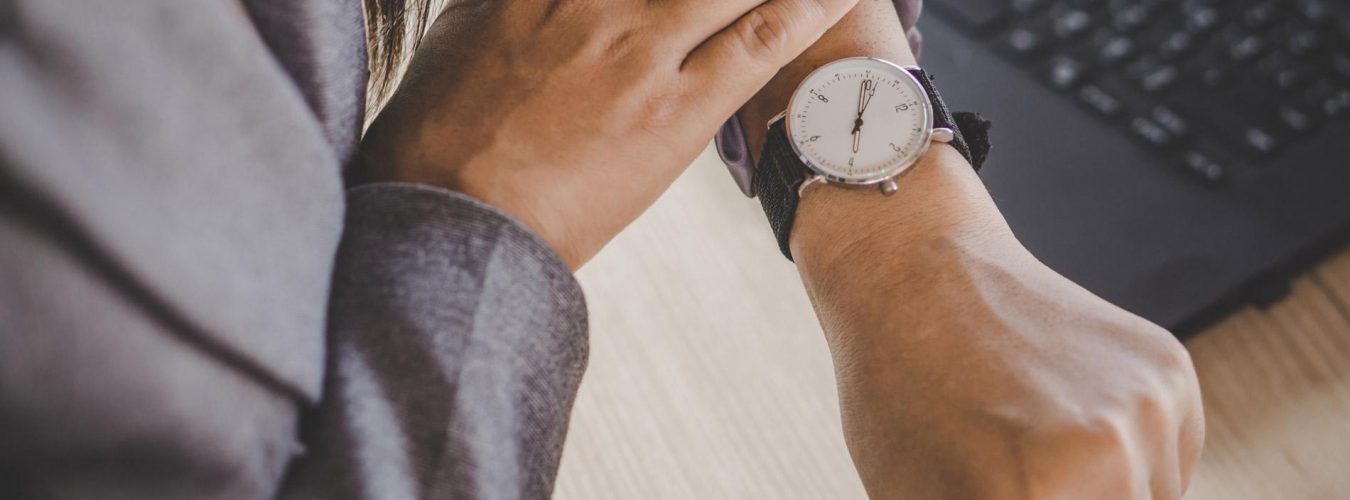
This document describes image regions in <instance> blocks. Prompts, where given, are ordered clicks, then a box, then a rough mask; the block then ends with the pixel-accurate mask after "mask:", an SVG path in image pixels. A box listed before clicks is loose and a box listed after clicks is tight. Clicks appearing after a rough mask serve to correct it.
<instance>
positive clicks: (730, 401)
mask: <svg viewBox="0 0 1350 500" xmlns="http://www.w3.org/2000/svg"><path fill="white" fill-rule="evenodd" d="M762 218H763V215H762V213H761V212H760V209H759V206H758V204H757V202H756V201H754V200H748V199H745V198H744V197H743V196H741V195H740V193H739V192H738V191H736V189H735V187H734V185H733V184H732V182H731V180H730V178H729V177H728V175H727V173H726V171H725V168H724V167H722V166H721V164H720V163H719V162H718V160H717V157H716V155H715V154H714V153H706V152H705V154H704V155H703V156H702V157H700V158H699V160H698V161H697V162H696V163H695V164H694V165H693V166H692V167H691V168H690V170H689V172H688V173H687V174H686V175H685V176H684V177H683V178H681V179H680V180H679V182H677V183H676V184H675V186H674V187H673V189H671V191H670V192H669V193H668V194H667V195H666V196H665V197H664V198H662V199H661V200H660V201H659V202H657V204H656V206H654V207H653V208H652V210H651V211H649V212H648V213H647V214H646V215H645V216H643V217H642V219H640V220H639V221H637V222H636V223H634V224H633V226H632V227H630V228H629V229H628V230H627V231H625V232H624V233H623V234H622V235H620V236H619V238H618V239H617V240H615V241H614V243H613V244H611V245H610V246H609V247H608V248H607V249H606V250H605V251H604V252H603V253H602V254H601V255H600V256H599V257H598V258H596V259H595V261H593V262H592V263H591V264H590V265H588V266H587V267H586V268H585V269H584V270H583V271H582V272H581V273H580V279H581V283H582V285H583V287H584V288H585V289H586V295H587V301H588V303H589V307H590V311H591V346H592V347H591V361H590V368H589V370H588V372H587V374H586V378H585V381H584V382H583V383H582V387H581V393H580V395H579V396H578V400H577V404H576V411H575V413H574V416H573V419H572V426H571V433H570V435H569V436H568V442H567V448H566V451H565V452H564V456H563V462H562V470H561V472H560V474H559V478H558V485H557V494H556V496H557V497H558V498H560V499H611V498H612V499H636V498H641V499H665V498H670V499H687V498H698V499H721V498H728V499H732V498H734V499H741V498H774V499H797V498H812V499H814V498H829V499H849V498H865V495H864V493H863V490H862V485H861V483H860V482H859V481H858V478H857V475H856V474H855V473H854V471H853V466H852V464H851V462H850V461H849V457H848V453H847V451H846V450H845V448H844V442H843V437H842V434H841V430H840V424H839V415H838V409H837V406H836V404H837V401H836V398H835V392H834V376H833V372H832V370H831V367H830V359H829V355H828V352H827V350H826V346H825V341H824V339H823V337H822V335H821V333H820V328H819V326H818V325H817V323H816V320H815V316H814V314H813V313H812V312H811V307H810V304H809V303H808V302H807V298H806V294H805V292H803V291H802V287H801V284H800V282H799V281H798V277H797V274H796V270H795V269H794V268H793V267H792V266H791V265H790V264H789V263H788V262H786V261H785V260H784V259H782V258H780V257H779V256H778V254H777V250H776V248H775V245H774V242H773V239H772V237H771V236H770V234H769V231H768V228H767V226H766V225H765V223H764V221H763V220H762ZM1188 346H1189V348H1190V350H1191V353H1192V355H1193V357H1194V359H1195V363H1196V367H1197V369H1198V370H1199V373H1200V382H1201V386H1202V388H1203V391H1204V399H1205V409H1206V416H1207V419H1208V436H1207V444H1206V448H1205V453H1204V457H1203V459H1202V460H1201V464H1200V467H1199V468H1198V472H1197V474H1196V477H1195V480H1194V482H1193V483H1192V486H1191V491H1190V494H1189V495H1187V498H1188V499H1195V500H1209V499H1216V500H1217V499H1223V500H1243V499H1260V500H1269V499H1333V498H1342V499H1343V498H1350V252H1346V253H1343V254H1341V255H1340V256H1338V257H1336V258H1333V259H1331V260H1329V261H1328V262H1326V263H1324V264H1323V265H1321V266H1320V267H1319V268H1317V269H1316V270H1314V271H1313V272H1311V273H1310V274H1308V275H1307V276H1305V277H1303V278H1301V279H1299V280H1298V281H1296V282H1295V284H1294V291H1293V294H1292V295H1291V296H1290V297H1289V298H1288V299H1286V300H1284V301H1283V302H1281V303H1279V304H1277V305H1276V306H1274V307H1272V308H1270V309H1269V310H1266V311H1258V310H1252V309H1248V310H1244V311H1241V312H1239V313H1237V314H1235V315H1234V316H1232V317H1231V318H1229V319H1227V320H1226V321H1224V322H1222V323H1220V324H1219V325H1217V326H1215V327H1213V328H1211V329H1210V331H1207V332H1205V333H1203V334H1201V335H1200V336H1198V337H1197V338H1195V339H1194V340H1193V341H1191V342H1190V343H1189V344H1188Z"/></svg>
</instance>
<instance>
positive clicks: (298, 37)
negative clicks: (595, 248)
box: [0, 0, 586, 499]
mask: <svg viewBox="0 0 1350 500" xmlns="http://www.w3.org/2000/svg"><path fill="white" fill-rule="evenodd" d="M245 5H246V6H247V9H246V10H247V13H246V14H245V13H244V12H241V11H240V10H238V9H234V8H233V7H232V6H231V4H230V2H219V1H215V0H211V1H206V0H201V1H182V2H177V1H175V2H165V1H156V0H119V1H117V2H83V1H76V0H0V498H138V499H139V498H231V499H234V498H267V497H273V496H278V495H280V496H287V497H295V498H415V497H421V498H538V497H543V496H546V495H547V493H548V491H549V490H550V489H551V487H552V480H553V476H554V474H555V473H556V470H557V462H558V458H559V455H560V449H561V444H562V441H563V435H564V432H565V429H566V424H567V415H568V413H569V411H570V408H571V403H572V399H573V397H574V394H575V390H576V386H577V383H578V381H579V379H580V376H581V371H582V370H583V367H584V363H585V355H586V337H585V330H586V325H585V307H584V304H583V300H582V296H581V292H580V290H579V289H578V287H577V285H576V282H575V280H574V279H573V278H572V277H571V275H570V274H569V272H568V270H567V268H566V267H565V266H563V264H562V263H561V262H560V261H559V260H558V258H557V257H556V256H555V255H553V253H552V252H551V250H550V249H549V248H548V247H547V246H545V245H544V244H543V243H542V242H540V241H539V240H538V238H536V237H534V236H533V235H531V234H530V233H529V232H528V231H527V230H525V229H524V228H523V227H522V226H520V225H519V224H517V223H515V222H513V221H511V220H510V219H509V218H507V217H506V216H504V215H502V214H500V213H498V212H496V211H494V210H492V209H491V208H489V207H485V206H483V205H481V204H479V203H476V202H474V201H473V200H470V199H468V198H466V197H464V196H461V195H458V194H455V193H451V192H448V191H444V190H437V189H432V188H423V187H416V186H408V185H392V184H386V185H372V186H366V187H362V188H358V189H354V190H351V191H349V192H348V193H346V194H345V195H344V194H343V189H342V186H341V181H340V177H341V170H342V165H343V163H344V162H345V161H346V159H347V158H349V157H350V156H351V154H352V151H353V150H354V148H355V145H356V140H357V133H358V131H359V128H360V124H361V123H362V120H363V118H364V117H363V116H362V113H363V111H362V107H361V103H362V97H363V95H364V94H363V92H364V85H365V80H366V73H365V60H364V53H365V52H364V38H363V37H364V33H363V32H362V31H361V27H362V21H361V19H362V18H361V16H362V14H361V6H360V1H359V0H246V1H245ZM344 205H346V207H345V211H344ZM344 220H345V227H344ZM330 296H331V304H330Z"/></svg>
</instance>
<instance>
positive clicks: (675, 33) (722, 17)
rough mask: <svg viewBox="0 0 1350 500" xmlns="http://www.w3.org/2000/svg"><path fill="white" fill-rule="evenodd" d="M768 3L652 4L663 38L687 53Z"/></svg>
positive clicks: (682, 0)
mask: <svg viewBox="0 0 1350 500" xmlns="http://www.w3.org/2000/svg"><path fill="white" fill-rule="evenodd" d="M763 3H764V0H671V1H665V2H651V3H649V4H648V5H649V11H650V15H651V17H652V19H654V20H655V22H656V31H657V32H659V33H660V39H661V40H664V41H666V42H667V43H671V44H674V45H675V46H678V47H680V48H682V49H685V53H686V54H687V53H689V52H692V51H693V50H694V49H695V48H696V47H698V46H699V45H701V44H702V43H703V42H704V41H705V40H707V39H709V38H712V36H713V35H716V34H717V33H718V32H720V31H722V30H724V29H726V27H727V26H731V23H734V22H736V20H738V19H740V18H741V16H744V15H745V13H747V12H750V10H751V9H754V8H755V7H758V6H760V5H761V4H763Z"/></svg>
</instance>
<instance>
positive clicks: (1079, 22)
mask: <svg viewBox="0 0 1350 500" xmlns="http://www.w3.org/2000/svg"><path fill="white" fill-rule="evenodd" d="M1091 26H1092V16H1090V15H1088V13H1087V12H1084V11H1082V10H1078V9H1072V10H1068V11H1066V12H1064V13H1061V14H1059V15H1057V16H1055V36H1058V37H1060V38H1062V39H1070V38H1074V37H1077V36H1078V35H1081V34H1083V33H1084V32H1086V31H1087V29H1088V28H1089V27H1091Z"/></svg>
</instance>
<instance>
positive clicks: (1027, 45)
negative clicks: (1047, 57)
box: [1005, 28, 1046, 57]
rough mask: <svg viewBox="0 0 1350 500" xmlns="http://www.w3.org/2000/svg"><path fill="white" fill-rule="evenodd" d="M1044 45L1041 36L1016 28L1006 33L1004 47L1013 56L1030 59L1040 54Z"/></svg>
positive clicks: (1044, 41)
mask: <svg viewBox="0 0 1350 500" xmlns="http://www.w3.org/2000/svg"><path fill="white" fill-rule="evenodd" d="M1045 44H1046V40H1045V38H1044V37H1042V36H1041V35H1038V34H1036V33H1035V32H1034V31H1031V30H1029V29H1026V28H1017V29H1014V30H1012V31H1011V32H1009V33H1008V40H1007V43H1006V44H1005V47H1007V50H1008V52H1009V53H1011V54H1012V55H1014V56H1017V57H1031V56H1035V55H1036V54H1038V53H1040V52H1041V49H1044V48H1045Z"/></svg>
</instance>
